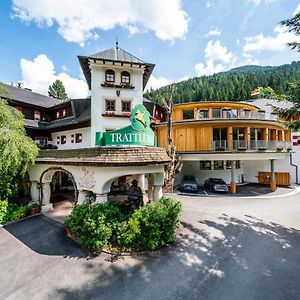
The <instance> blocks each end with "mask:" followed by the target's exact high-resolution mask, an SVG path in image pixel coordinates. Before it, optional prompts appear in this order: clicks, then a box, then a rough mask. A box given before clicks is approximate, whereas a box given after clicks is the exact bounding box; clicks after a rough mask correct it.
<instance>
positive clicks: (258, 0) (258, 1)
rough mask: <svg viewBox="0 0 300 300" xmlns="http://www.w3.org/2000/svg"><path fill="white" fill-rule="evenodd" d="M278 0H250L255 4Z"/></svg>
mask: <svg viewBox="0 0 300 300" xmlns="http://www.w3.org/2000/svg"><path fill="white" fill-rule="evenodd" d="M276 1H277V0H248V2H249V3H253V4H254V5H259V4H260V3H261V2H265V3H267V4H269V3H272V2H276Z"/></svg>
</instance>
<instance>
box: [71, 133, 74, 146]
mask: <svg viewBox="0 0 300 300" xmlns="http://www.w3.org/2000/svg"><path fill="white" fill-rule="evenodd" d="M71 143H72V144H73V143H74V134H71Z"/></svg>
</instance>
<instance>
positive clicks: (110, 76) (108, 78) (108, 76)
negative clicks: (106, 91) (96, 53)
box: [105, 70, 115, 82]
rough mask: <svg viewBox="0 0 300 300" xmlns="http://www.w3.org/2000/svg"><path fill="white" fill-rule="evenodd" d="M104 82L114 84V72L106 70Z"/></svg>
mask: <svg viewBox="0 0 300 300" xmlns="http://www.w3.org/2000/svg"><path fill="white" fill-rule="evenodd" d="M105 81H107V82H115V72H114V71H113V70H106V71H105Z"/></svg>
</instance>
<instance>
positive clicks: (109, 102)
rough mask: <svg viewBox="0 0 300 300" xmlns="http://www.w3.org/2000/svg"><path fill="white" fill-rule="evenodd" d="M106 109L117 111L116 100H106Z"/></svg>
mask: <svg viewBox="0 0 300 300" xmlns="http://www.w3.org/2000/svg"><path fill="white" fill-rule="evenodd" d="M105 110H106V111H115V110H116V100H105Z"/></svg>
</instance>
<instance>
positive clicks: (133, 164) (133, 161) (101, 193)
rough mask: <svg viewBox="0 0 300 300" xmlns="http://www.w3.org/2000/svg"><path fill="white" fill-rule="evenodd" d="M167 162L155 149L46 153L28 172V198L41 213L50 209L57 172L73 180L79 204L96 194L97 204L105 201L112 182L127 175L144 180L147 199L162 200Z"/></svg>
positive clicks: (160, 152) (166, 157)
mask: <svg viewBox="0 0 300 300" xmlns="http://www.w3.org/2000/svg"><path fill="white" fill-rule="evenodd" d="M68 156H70V157H68ZM120 157H121V159H120ZM168 161H169V158H168V156H167V155H166V152H165V150H164V149H162V148H155V147H152V148H150V147H149V148H146V147H139V148H133V147H130V148H129V147H128V148H122V147H114V148H107V147H103V148H102V147H100V148H95V149H84V151H83V150H82V149H80V150H72V151H68V152H67V151H64V150H53V151H51V150H48V151H45V152H43V155H42V157H40V158H38V159H37V160H36V163H35V165H32V166H31V167H30V169H29V174H30V181H31V198H32V201H34V202H40V203H41V204H42V209H43V210H44V211H45V210H49V209H51V208H52V207H51V205H50V196H51V189H50V183H51V181H52V177H53V175H54V173H55V172H57V171H58V170H60V171H62V172H65V173H67V174H68V175H69V176H70V178H72V182H73V184H74V187H75V190H76V196H75V200H77V202H78V203H83V202H84V201H85V200H86V196H87V194H88V192H93V193H94V194H95V196H96V202H105V201H107V194H108V193H109V192H110V187H111V184H112V182H113V181H114V180H115V179H116V178H118V177H121V176H126V175H134V176H137V177H139V176H146V177H147V179H148V197H149V199H150V200H158V199H159V198H160V197H161V196H162V186H163V181H164V165H165V164H166V163H168Z"/></svg>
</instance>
